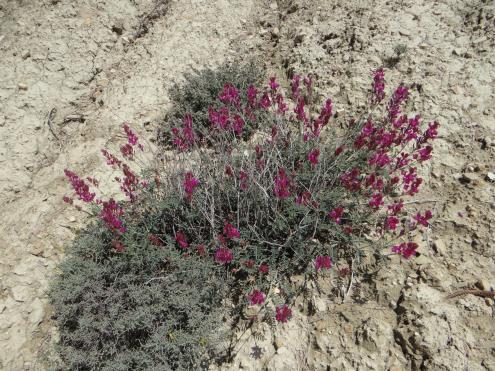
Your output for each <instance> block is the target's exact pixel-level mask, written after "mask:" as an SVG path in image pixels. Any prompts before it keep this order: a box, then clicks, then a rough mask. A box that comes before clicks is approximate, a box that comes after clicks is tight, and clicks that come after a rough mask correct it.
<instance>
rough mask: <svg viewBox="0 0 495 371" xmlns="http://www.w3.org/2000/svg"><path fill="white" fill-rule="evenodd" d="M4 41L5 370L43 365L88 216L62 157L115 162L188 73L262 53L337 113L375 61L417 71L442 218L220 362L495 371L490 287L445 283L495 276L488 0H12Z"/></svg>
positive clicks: (80, 166) (433, 201) (431, 183)
mask: <svg viewBox="0 0 495 371" xmlns="http://www.w3.org/2000/svg"><path fill="white" fill-rule="evenodd" d="M399 44H403V45H405V46H406V52H405V53H404V54H403V55H402V56H401V57H400V58H397V57H396V54H395V51H394V49H395V47H396V46H397V45H399ZM0 55H1V57H2V58H1V59H0V79H1V84H0V135H1V138H2V144H1V145H0V164H1V167H0V201H2V205H3V207H2V211H1V212H0V246H1V248H2V256H1V260H0V277H1V282H0V349H2V351H0V369H5V370H21V369H43V368H44V366H43V364H42V362H41V361H40V359H41V358H42V356H43V354H44V353H45V352H46V349H47V348H49V347H48V346H47V344H49V343H50V342H51V341H52V339H53V338H54V337H56V332H55V331H54V329H53V327H52V324H51V322H50V319H49V317H50V309H49V307H47V305H46V296H45V291H46V288H47V285H48V282H49V278H50V275H51V274H52V273H53V272H54V269H55V267H56V264H57V262H58V261H59V260H60V257H61V254H62V253H63V245H64V244H65V243H67V242H68V241H70V239H71V238H72V236H73V231H74V230H75V229H76V228H77V227H80V226H81V225H82V222H83V220H81V216H80V215H79V214H78V213H76V212H75V211H74V210H72V209H69V208H67V207H66V206H65V205H64V204H63V203H62V200H61V196H62V195H63V194H64V193H65V192H67V190H68V187H67V185H66V183H65V181H64V179H63V169H64V168H65V167H70V168H72V169H74V170H76V171H77V172H79V173H82V174H85V175H96V176H97V177H98V176H99V175H103V174H107V168H106V167H104V165H103V163H102V161H101V159H100V156H99V150H100V148H101V147H103V146H104V145H107V144H110V145H111V143H112V140H113V139H115V138H116V135H117V133H118V129H119V127H120V126H119V125H120V124H121V123H122V122H123V121H128V122H130V123H132V124H133V126H134V127H137V128H139V129H140V131H141V133H143V134H145V135H149V136H150V137H152V136H153V132H154V130H155V128H156V122H157V120H158V119H159V118H160V116H161V114H162V113H163V111H164V110H165V109H166V108H167V103H168V98H167V89H168V87H169V86H171V84H172V83H173V81H174V80H176V79H180V76H181V74H182V73H183V72H186V71H188V70H190V69H191V68H201V67H203V66H215V65H218V64H220V63H221V62H223V61H225V60H227V59H232V58H234V57H236V56H241V57H242V56H254V55H256V56H260V57H261V58H262V59H264V60H265V62H266V64H267V66H268V67H269V69H270V70H271V72H272V73H275V74H277V75H278V76H279V77H280V78H281V79H284V78H286V77H287V76H290V75H291V74H292V73H294V72H298V73H312V74H314V75H315V77H316V78H317V81H318V91H319V92H320V93H321V94H325V95H330V96H331V97H332V98H334V100H335V105H336V106H337V107H338V110H340V112H341V114H342V115H343V116H344V117H345V115H346V113H345V112H352V111H353V110H355V109H356V108H359V105H360V104H361V102H364V101H365V99H364V98H365V94H366V91H367V89H368V87H369V81H370V79H369V76H370V72H371V70H372V69H374V68H376V67H378V66H380V65H386V66H387V70H386V72H387V78H388V80H389V82H390V85H389V87H392V86H393V85H394V84H397V83H399V82H401V81H404V82H406V83H416V86H417V93H416V94H415V97H414V102H415V104H414V108H415V109H416V110H417V111H418V112H421V113H423V114H424V116H425V120H433V119H437V120H438V121H439V122H440V123H441V125H442V127H441V131H440V134H441V138H440V139H439V140H438V141H437V143H436V153H435V154H434V159H433V161H432V165H431V167H430V168H428V169H425V177H426V179H427V186H426V187H425V188H424V190H423V193H422V194H421V195H420V197H419V199H420V200H424V201H428V204H425V206H426V205H428V206H430V207H432V208H434V210H435V211H436V216H435V221H434V223H433V225H432V227H431V228H430V229H429V231H428V232H427V233H425V235H424V236H419V240H420V242H421V246H422V248H421V250H420V252H421V256H419V257H417V258H416V259H415V260H414V261H413V262H411V263H401V262H400V261H398V260H397V259H395V260H394V259H392V260H391V261H390V262H389V263H390V264H386V265H385V266H384V267H382V266H380V267H379V266H373V265H371V266H369V267H367V269H368V272H369V274H367V275H356V282H355V283H354V285H353V286H354V291H355V293H354V295H353V296H352V300H350V301H347V302H346V303H341V301H342V300H341V298H338V297H337V298H336V297H334V296H333V295H329V293H328V292H326V291H325V290H323V292H320V293H317V292H316V290H315V294H314V296H313V298H312V299H311V307H312V308H314V310H312V311H311V312H308V303H304V302H301V303H300V307H299V309H300V310H298V311H297V312H296V314H295V316H294V319H293V321H291V322H290V323H289V324H288V325H287V326H285V327H281V328H279V329H277V331H275V332H274V333H272V332H271V331H270V330H269V329H268V328H265V329H261V333H262V334H263V335H264V337H263V338H262V339H258V340H256V339H255V337H253V336H249V334H245V335H244V337H243V338H242V339H241V341H240V342H239V352H238V354H237V356H236V357H235V358H234V360H233V361H232V362H231V363H230V364H227V365H224V366H222V368H224V369H238V368H241V367H242V368H245V369H253V370H254V369H262V368H267V369H327V368H328V369H330V368H332V369H334V368H335V369H387V370H392V369H394V370H402V369H435V370H437V369H440V370H442V369H443V370H447V369H453V370H457V369H469V370H495V321H494V308H495V307H494V301H493V299H489V298H482V297H477V296H473V295H466V296H463V297H458V298H454V299H446V296H447V295H448V294H449V293H451V292H453V291H455V290H457V289H458V288H462V287H475V284H477V285H478V287H480V288H482V289H484V290H489V289H490V288H491V287H494V288H495V263H494V260H493V257H494V248H493V246H494V240H495V229H494V227H493V225H494V224H493V222H494V219H495V213H494V211H495V198H494V196H495V188H494V184H495V183H494V182H493V179H492V177H493V178H495V175H493V174H494V173H495V162H494V152H495V146H494V145H493V144H494V143H495V133H494V131H495V118H494V113H495V108H494V107H495V105H494V103H495V99H494V91H493V89H494V86H495V84H494V79H495V69H494V67H493V61H494V60H495V6H494V4H493V2H491V1H481V0H474V1H465V0H439V1H435V2H432V1H428V0H419V1H412V0H411V1H407V0H404V1H385V0H378V1H373V2H371V1H364V0H361V1H359V0H350V1H338V0H333V1H330V0H314V1H292V2H291V1H288V0H285V1H282V0H279V1H278V2H277V1H273V2H264V1H261V0H250V1H242V0H238V1H235V0H230V1H228V0H209V1H208V0H189V1H186V0H182V1H171V2H170V4H168V2H166V1H159V2H156V1H144V0H143V1H141V0H136V1H118V0H112V1H105V2H103V1H97V0H78V1H68V0H67V1H64V0H61V1H57V0H45V1H39V2H37V3H36V4H33V2H30V1H9V0H7V1H6V2H5V1H4V2H2V3H1V4H0ZM351 107H352V109H351ZM109 138H111V139H110V141H109ZM109 192H110V191H109ZM40 357H41V358H40Z"/></svg>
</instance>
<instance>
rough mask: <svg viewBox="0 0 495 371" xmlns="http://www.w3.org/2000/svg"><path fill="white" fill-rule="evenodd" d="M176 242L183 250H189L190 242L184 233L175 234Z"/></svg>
mask: <svg viewBox="0 0 495 371" xmlns="http://www.w3.org/2000/svg"><path fill="white" fill-rule="evenodd" d="M175 241H177V243H178V244H179V246H180V248H181V249H187V248H188V247H189V242H187V239H186V235H185V234H184V233H183V232H182V231H178V232H177V233H176V234H175Z"/></svg>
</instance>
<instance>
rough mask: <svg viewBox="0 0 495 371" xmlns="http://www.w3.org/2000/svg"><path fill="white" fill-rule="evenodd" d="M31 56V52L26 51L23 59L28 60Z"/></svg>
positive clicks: (23, 53)
mask: <svg viewBox="0 0 495 371" xmlns="http://www.w3.org/2000/svg"><path fill="white" fill-rule="evenodd" d="M30 56H31V52H30V51H29V50H24V51H23V52H22V54H21V57H22V59H24V60H26V59H28V58H29V57H30Z"/></svg>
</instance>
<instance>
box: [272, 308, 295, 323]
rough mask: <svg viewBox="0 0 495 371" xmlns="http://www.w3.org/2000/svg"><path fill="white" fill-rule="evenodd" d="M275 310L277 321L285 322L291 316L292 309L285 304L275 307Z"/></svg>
mask: <svg viewBox="0 0 495 371" xmlns="http://www.w3.org/2000/svg"><path fill="white" fill-rule="evenodd" d="M275 311H276V314H275V319H276V320H277V321H278V322H282V323H286V322H287V321H288V320H289V319H290V318H291V317H292V310H291V309H290V308H289V307H288V306H287V304H284V305H283V306H279V307H277V308H275Z"/></svg>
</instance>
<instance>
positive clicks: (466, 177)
mask: <svg viewBox="0 0 495 371" xmlns="http://www.w3.org/2000/svg"><path fill="white" fill-rule="evenodd" d="M459 181H460V182H461V183H463V184H473V185H476V184H477V182H478V179H477V177H476V175H475V174H472V173H464V174H462V176H461V177H460V178H459Z"/></svg>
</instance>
